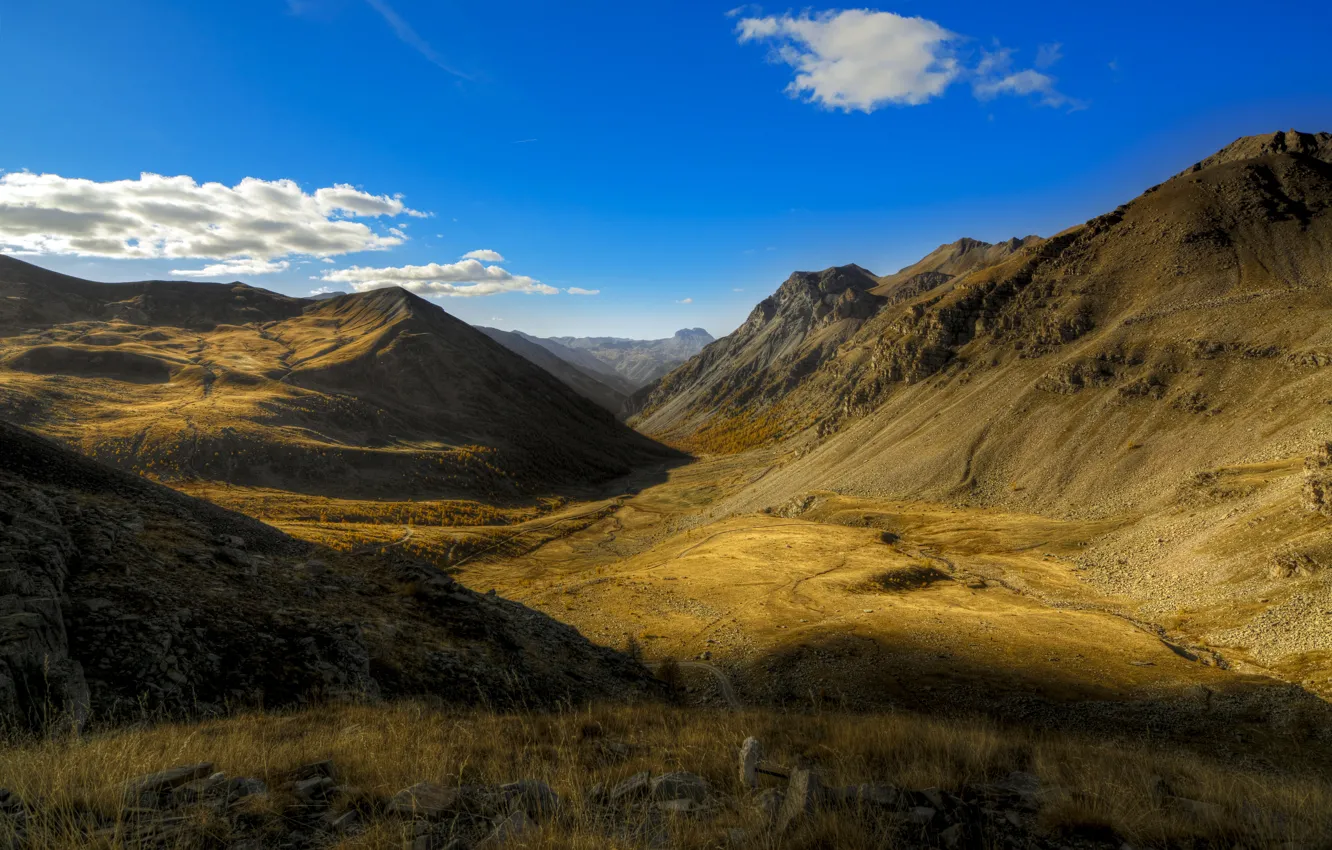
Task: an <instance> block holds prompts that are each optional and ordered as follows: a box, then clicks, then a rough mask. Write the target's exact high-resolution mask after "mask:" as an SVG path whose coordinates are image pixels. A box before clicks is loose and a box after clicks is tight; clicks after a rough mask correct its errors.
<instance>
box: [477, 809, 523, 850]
mask: <svg viewBox="0 0 1332 850" xmlns="http://www.w3.org/2000/svg"><path fill="white" fill-rule="evenodd" d="M535 826H536V825H535V824H534V823H532V820H531V819H530V818H528V816H527V813H526V812H524V811H522V810H519V811H516V812H514V813H513V814H511V815H509V816H508V817H507V818H505V819H504V820H503V821H502V822H501V823H500V825H499V826H497V827H495V831H494V832H492V833H490V835H488V836H486V838H485V839H484V840H483V841H481V843H479V844H477V845H476V847H475V848H474V850H492V848H495V847H503V846H504V845H505V844H507V843H509V842H510V841H512V840H513V839H515V838H517V837H518V836H520V835H522V834H524V833H526V832H529V831H530V830H532V829H534V828H535Z"/></svg>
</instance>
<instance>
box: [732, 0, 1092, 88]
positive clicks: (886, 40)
mask: <svg viewBox="0 0 1332 850" xmlns="http://www.w3.org/2000/svg"><path fill="white" fill-rule="evenodd" d="M734 11H735V10H733V12H734ZM736 34H737V36H738V38H739V40H740V42H741V43H742V44H743V43H746V42H766V43H768V44H770V45H771V46H772V48H773V52H772V54H771V55H772V59H773V60H774V61H777V62H782V63H785V64H787V65H790V66H791V67H792V68H793V69H795V77H794V79H792V81H791V83H790V84H789V85H788V86H787V87H786V92H787V94H789V95H791V96H792V97H796V98H801V99H803V100H806V101H807V102H810V103H815V104H818V105H819V106H823V107H826V108H828V109H841V110H844V111H846V112H852V111H857V110H858V111H861V112H874V111H875V110H877V109H881V108H883V107H885V106H889V105H897V106H918V105H920V104H923V103H927V102H929V101H930V100H933V99H934V98H936V97H939V96H941V95H943V94H944V92H945V91H946V90H947V89H948V87H949V86H951V85H952V84H953V83H954V82H957V81H959V80H970V81H971V85H972V93H973V94H974V95H975V96H976V97H977V98H978V99H980V100H989V99H991V98H994V97H996V96H998V95H1001V94H1012V95H1032V96H1036V97H1038V98H1039V100H1040V102H1041V103H1042V104H1044V105H1046V106H1055V107H1058V106H1072V107H1074V108H1081V107H1082V106H1083V104H1081V103H1079V102H1078V101H1076V100H1074V99H1073V98H1069V97H1067V96H1065V95H1063V94H1061V93H1060V92H1059V91H1057V90H1056V89H1055V87H1054V83H1055V81H1054V78H1052V77H1050V76H1049V75H1047V74H1042V73H1040V72H1039V71H1035V70H1030V69H1028V70H1014V69H1013V68H1012V52H1011V51H1009V50H1005V49H1003V48H999V49H997V50H996V51H995V52H993V53H989V52H985V51H981V59H980V61H979V63H978V64H977V65H976V66H975V67H968V64H967V63H964V62H963V61H962V59H961V58H960V57H959V53H958V50H959V47H960V46H961V45H962V44H963V43H964V42H966V41H967V39H966V38H965V37H964V36H961V35H959V34H957V33H954V32H952V31H950V30H948V29H946V28H944V27H943V26H941V25H940V24H938V23H936V22H934V21H931V20H928V19H926V18H921V17H914V18H908V17H904V16H902V15H897V14H894V13H892V12H880V11H876V10H872V9H846V10H831V11H827V12H820V13H817V14H815V13H811V12H805V13H803V14H800V15H792V14H789V13H788V14H784V15H778V16H774V15H769V16H765V17H744V18H741V19H740V20H739V21H738V23H737V24H736ZM1060 49H1061V48H1060V45H1059V44H1057V43H1054V44H1046V45H1042V46H1041V47H1040V48H1039V50H1038V52H1037V56H1036V65H1037V67H1040V68H1048V67H1049V66H1051V65H1053V64H1054V63H1055V62H1057V61H1059V59H1060V58H1061V53H1060Z"/></svg>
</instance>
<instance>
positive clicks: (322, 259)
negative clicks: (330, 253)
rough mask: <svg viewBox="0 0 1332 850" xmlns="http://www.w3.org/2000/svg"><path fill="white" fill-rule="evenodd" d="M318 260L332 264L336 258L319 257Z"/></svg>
mask: <svg viewBox="0 0 1332 850" xmlns="http://www.w3.org/2000/svg"><path fill="white" fill-rule="evenodd" d="M319 262H321V263H328V264H329V265H332V264H334V263H336V262H337V260H335V259H333V258H332V257H321V258H320V260H319Z"/></svg>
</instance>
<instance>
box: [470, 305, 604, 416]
mask: <svg viewBox="0 0 1332 850" xmlns="http://www.w3.org/2000/svg"><path fill="white" fill-rule="evenodd" d="M476 329H477V330H479V331H481V333H483V334H485V335H486V336H488V337H490V338H491V339H493V340H495V341H496V342H498V343H499V344H500V345H502V346H504V347H505V348H507V349H509V350H510V351H512V352H513V353H514V354H518V355H520V356H522V357H525V358H527V359H528V360H530V361H532V362H533V363H535V364H536V365H538V366H540V367H541V368H542V369H545V370H546V371H547V372H549V373H551V374H552V375H554V376H555V377H557V378H559V379H560V380H561V381H563V382H564V383H565V384H567V385H568V386H569V388H570V389H572V390H573V391H574V392H576V393H578V394H579V395H581V396H582V397H583V398H586V399H588V400H590V401H594V402H596V403H597V404H599V405H601V406H602V407H604V408H606V409H607V410H609V411H610V412H611V413H614V414H616V415H617V416H618V415H620V412H621V411H622V410H623V409H624V403H625V402H626V401H628V399H629V396H628V394H627V393H625V392H621V391H620V390H617V389H614V388H613V387H612V386H611V382H612V381H614V382H615V383H620V384H622V383H623V382H622V381H621V380H619V379H618V377H617V376H615V375H606V374H596V375H594V374H591V373H589V372H587V371H584V370H583V369H581V368H579V367H578V366H575V365H574V364H573V363H572V362H570V361H569V360H567V359H564V358H562V357H560V356H559V355H557V354H554V353H553V352H552V351H551V350H550V348H548V347H546V346H543V345H541V344H540V343H538V342H537V341H535V340H534V339H533V338H532V337H529V336H527V335H526V334H521V333H517V332H516V331H502V330H500V329H499V328H487V327H481V326H479V325H478V326H477V328H476ZM555 345H557V344H556V343H550V346H552V347H553V346H555ZM570 353H572V352H570ZM598 362H600V361H598Z"/></svg>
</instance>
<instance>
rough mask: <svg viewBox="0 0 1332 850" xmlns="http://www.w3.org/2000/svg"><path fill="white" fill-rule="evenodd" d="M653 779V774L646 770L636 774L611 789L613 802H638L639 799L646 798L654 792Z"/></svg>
mask: <svg viewBox="0 0 1332 850" xmlns="http://www.w3.org/2000/svg"><path fill="white" fill-rule="evenodd" d="M651 779H652V774H650V773H648V772H647V771H646V770H644V771H642V772H641V773H635V774H634V775H633V776H631V777H629V778H628V779H626V780H624V781H623V782H621V783H619V784H618V785H616V786H615V787H614V788H612V789H611V791H610V799H611V802H612V803H618V802H620V801H621V800H636V799H638V798H639V797H646V796H647V795H648V793H649V792H650V791H651V790H652V783H651Z"/></svg>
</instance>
